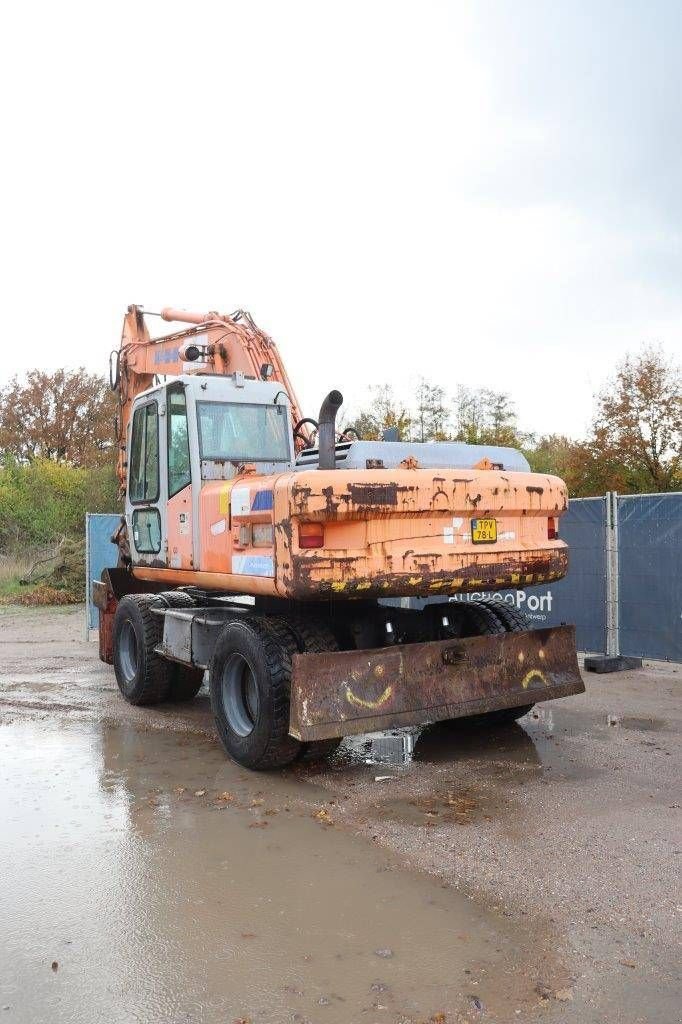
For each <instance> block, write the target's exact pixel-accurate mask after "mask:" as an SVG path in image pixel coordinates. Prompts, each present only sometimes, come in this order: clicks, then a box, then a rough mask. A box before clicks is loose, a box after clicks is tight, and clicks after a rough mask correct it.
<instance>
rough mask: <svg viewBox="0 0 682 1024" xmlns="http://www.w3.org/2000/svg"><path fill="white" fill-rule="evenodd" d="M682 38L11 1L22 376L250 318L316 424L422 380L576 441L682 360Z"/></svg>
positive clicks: (8, 179) (437, 7)
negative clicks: (334, 407)
mask: <svg viewBox="0 0 682 1024" xmlns="http://www.w3.org/2000/svg"><path fill="white" fill-rule="evenodd" d="M681 21H682V2H680V0H671V2H665V0H638V2H634V0H570V2H569V0H535V2H530V0H508V2H502V0H496V2H495V0H491V2H482V0H477V2H473V0H472V2H470V3H469V2H464V0H461V2H456V0H451V2H449V3H448V2H429V0H415V2H410V3H404V2H400V0H389V2H381V0H377V2H372V0H362V2H354V0H344V2H343V3H339V2H337V3H330V2H324V0H313V2H301V0H286V2H283V0H275V2H270V0H251V2H243V0H242V2H239V3H237V2H233V0H221V2H218V3H202V2H201V0H193V2H192V3H187V2H184V3H177V2H175V0H164V2H163V3H156V2H144V0H136V2H134V3H130V2H127V0H117V2H116V3H113V4H94V3H92V2H89V3H75V2H73V0H61V2H60V3H30V2H27V3H23V4H14V5H11V6H10V7H9V8H8V9H7V10H6V11H5V13H4V15H3V31H2V41H1V42H0V49H1V53H0V87H1V88H2V96H3V102H2V113H1V114H0V117H1V118H2V139H3V142H4V147H3V148H4V156H3V160H2V164H1V165H0V178H1V179H2V181H1V183H0V184H1V186H2V187H1V189H0V204H2V231H1V238H2V241H1V243H0V245H1V249H0V272H1V274H2V302H3V311H2V354H3V359H2V371H1V379H3V380H4V379H6V378H7V377H9V376H10V375H11V374H13V373H14V372H21V371H23V370H24V369H27V368H29V367H32V366H36V365H39V366H41V367H49V368H54V367H57V366H68V367H75V366H78V365H80V364H85V365H86V366H87V368H88V369H89V370H93V371H100V372H104V370H105V367H106V362H107V357H108V353H109V350H110V349H111V348H113V347H115V346H116V345H117V344H118V340H119V336H120V326H121V319H122V316H123V313H124V311H125V307H126V306H127V305H128V304H129V303H131V302H136V303H140V304H142V305H143V306H145V307H146V308H148V309H151V310H156V309H159V308H160V307H161V306H163V305H176V306H183V307H185V308H188V309H206V310H208V309H219V310H222V311H224V312H229V311H231V310H233V309H235V308H237V307H243V308H246V309H249V310H250V311H251V312H252V314H253V315H254V317H255V319H256V321H257V322H258V323H259V324H260V325H261V326H262V327H264V328H265V330H267V331H268V332H269V333H270V334H272V336H273V337H274V338H275V340H276V341H277V342H278V343H279V345H280V348H281V350H282V353H283V355H284V358H285V360H286V363H287V366H288V368H289V371H290V374H291V377H292V379H293V381H294V384H295V386H296V388H297V391H298V393H299V397H300V398H301V399H302V404H303V406H304V409H305V411H306V413H307V414H308V415H315V414H316V411H317V409H318V408H319V404H320V401H321V399H322V397H323V396H324V394H325V393H326V392H327V391H328V390H329V389H330V388H331V387H339V388H340V389H341V390H342V391H343V393H344V395H345V397H346V404H347V406H348V407H349V408H350V409H352V408H357V407H358V405H359V404H361V403H362V401H363V400H365V399H366V385H367V384H369V383H384V382H389V383H392V384H393V385H394V387H395V388H396V390H397V391H398V392H399V393H403V394H407V393H408V392H409V388H410V384H411V382H412V381H414V380H415V379H416V377H417V376H419V375H424V376H425V377H427V378H430V379H432V380H434V381H436V382H437V383H439V384H441V385H442V386H444V387H445V388H446V389H447V390H448V391H453V392H454V390H455V388H456V386H457V385H458V384H465V385H469V386H482V385H485V386H488V387H493V388H496V389H500V390H505V391H509V392H510V393H511V394H512V396H513V398H514V400H515V402H516V406H517V410H518V413H519V420H520V423H521V425H522V426H523V427H524V428H526V429H533V430H537V431H540V432H554V431H557V432H567V433H570V434H573V435H579V434H580V433H581V432H582V431H583V430H584V429H585V428H586V426H587V424H588V422H589V419H590V414H591V409H592V394H593V392H594V391H595V390H596V389H597V388H598V387H599V386H600V384H601V383H602V381H603V380H604V378H606V377H607V376H608V375H609V373H610V371H611V370H612V367H613V365H614V363H615V362H616V361H617V360H618V359H619V358H620V357H621V356H622V354H623V353H624V352H625V351H626V350H628V349H630V350H632V349H636V348H637V347H638V346H639V345H640V343H642V342H645V341H651V340H656V341H660V342H661V343H662V344H663V345H664V346H665V347H666V348H667V349H668V351H669V352H676V353H679V352H680V351H681V350H682V291H681V288H680V283H681V280H682V273H681V272H682V246H681V238H682V116H681V110H680V104H681V102H682V59H681V44H682V32H681ZM155 323H158V321H156V322H155V321H152V325H154V324H155Z"/></svg>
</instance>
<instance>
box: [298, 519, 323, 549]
mask: <svg viewBox="0 0 682 1024" xmlns="http://www.w3.org/2000/svg"><path fill="white" fill-rule="evenodd" d="M298 546H299V548H321V547H324V524H323V523H299V524H298Z"/></svg>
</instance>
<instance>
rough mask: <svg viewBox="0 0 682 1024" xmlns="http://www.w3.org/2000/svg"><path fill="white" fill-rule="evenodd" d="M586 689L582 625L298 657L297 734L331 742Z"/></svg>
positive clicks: (293, 723) (293, 722) (294, 688)
mask: <svg viewBox="0 0 682 1024" xmlns="http://www.w3.org/2000/svg"><path fill="white" fill-rule="evenodd" d="M584 690H585V687H584V685H583V681H582V679H581V676H580V671H579V669H578V661H577V657H576V651H575V627H574V626H556V627H554V628H551V629H538V630H531V631H529V632H526V633H505V634H502V635H495V636H478V637H469V638H467V639H465V640H437V641H435V640H434V641H431V642H430V643H421V644H404V645H400V646H396V647H381V648H375V649H371V650H358V651H341V652H338V651H335V652H328V653H324V654H295V655H294V658H293V674H292V680H291V719H290V727H289V731H290V733H291V735H292V736H296V737H297V738H298V739H301V740H306V741H307V740H320V739H328V738H331V737H333V736H348V735H352V734H354V733H363V732H374V731H376V730H379V729H387V728H392V727H396V726H402V725H420V724H423V723H425V722H437V721H442V720H443V719H446V718H461V717H463V716H466V715H473V714H481V713H482V712H486V711H496V710H499V709H500V708H509V707H520V706H523V705H526V704H532V703H535V702H537V701H542V700H553V699H554V698H556V697H565V696H568V695H569V694H573V693H583V692H584Z"/></svg>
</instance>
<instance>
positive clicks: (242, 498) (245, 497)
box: [230, 487, 251, 516]
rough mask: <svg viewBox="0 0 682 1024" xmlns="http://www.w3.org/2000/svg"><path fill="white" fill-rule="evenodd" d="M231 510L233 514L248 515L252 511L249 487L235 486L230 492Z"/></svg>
mask: <svg viewBox="0 0 682 1024" xmlns="http://www.w3.org/2000/svg"><path fill="white" fill-rule="evenodd" d="M230 511H231V512H232V515H233V516H248V514H249V512H250V511H251V490H250V488H249V487H233V488H232V491H231V492H230Z"/></svg>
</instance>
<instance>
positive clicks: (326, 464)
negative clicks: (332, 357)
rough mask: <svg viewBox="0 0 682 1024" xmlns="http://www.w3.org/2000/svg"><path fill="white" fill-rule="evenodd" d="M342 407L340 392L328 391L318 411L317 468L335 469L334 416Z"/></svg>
mask: <svg viewBox="0 0 682 1024" xmlns="http://www.w3.org/2000/svg"><path fill="white" fill-rule="evenodd" d="M342 405H343V395H342V394H341V392H340V391H330V392H329V394H328V395H327V397H326V398H325V400H324V402H323V403H322V408H321V409H320V416H319V419H318V424H317V448H318V452H319V455H318V466H319V468H320V469H336V414H337V412H338V411H339V409H340V408H341V406H342Z"/></svg>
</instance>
